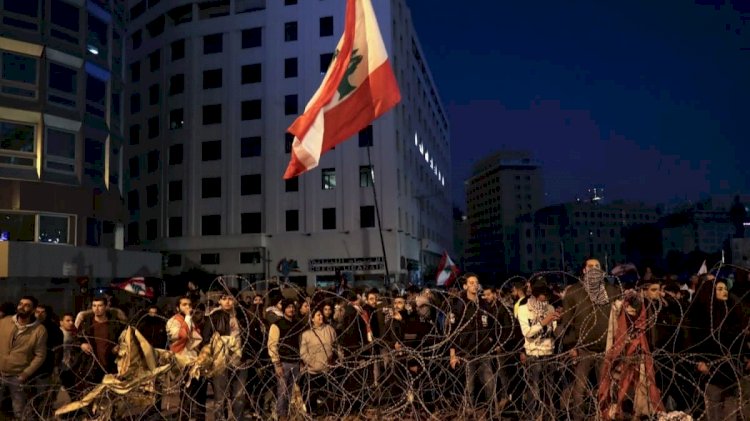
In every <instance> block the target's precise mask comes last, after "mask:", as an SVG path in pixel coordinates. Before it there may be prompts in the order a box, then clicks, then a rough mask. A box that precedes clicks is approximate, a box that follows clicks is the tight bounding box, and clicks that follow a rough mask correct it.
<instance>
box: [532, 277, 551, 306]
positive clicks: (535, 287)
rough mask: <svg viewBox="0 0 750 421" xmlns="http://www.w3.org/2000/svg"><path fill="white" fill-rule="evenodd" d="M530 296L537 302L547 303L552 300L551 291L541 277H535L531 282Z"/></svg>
mask: <svg viewBox="0 0 750 421" xmlns="http://www.w3.org/2000/svg"><path fill="white" fill-rule="evenodd" d="M531 296H532V297H534V298H536V299H537V301H543V302H546V301H549V299H550V298H552V290H551V289H550V287H549V285H548V284H547V280H546V279H544V277H543V276H537V277H535V278H534V279H533V280H532V282H531Z"/></svg>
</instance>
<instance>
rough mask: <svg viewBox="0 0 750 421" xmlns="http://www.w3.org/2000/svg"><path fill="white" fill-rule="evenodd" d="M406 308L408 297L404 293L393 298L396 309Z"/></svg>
mask: <svg viewBox="0 0 750 421" xmlns="http://www.w3.org/2000/svg"><path fill="white" fill-rule="evenodd" d="M405 308H406V297H405V296H403V295H397V296H396V297H395V298H394V299H393V309H394V310H396V311H402V310H403V309H405Z"/></svg>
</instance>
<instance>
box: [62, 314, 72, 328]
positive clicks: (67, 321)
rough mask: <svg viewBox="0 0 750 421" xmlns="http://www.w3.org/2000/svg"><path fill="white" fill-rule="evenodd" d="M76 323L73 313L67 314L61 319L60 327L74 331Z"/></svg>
mask: <svg viewBox="0 0 750 421" xmlns="http://www.w3.org/2000/svg"><path fill="white" fill-rule="evenodd" d="M74 321H75V319H74V317H73V313H65V314H63V316H62V318H61V319H60V327H61V328H63V329H64V330H68V331H70V330H73V323H74Z"/></svg>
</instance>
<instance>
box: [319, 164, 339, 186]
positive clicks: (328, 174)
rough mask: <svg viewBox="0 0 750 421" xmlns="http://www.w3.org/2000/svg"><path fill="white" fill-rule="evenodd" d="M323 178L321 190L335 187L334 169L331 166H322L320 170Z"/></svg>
mask: <svg viewBox="0 0 750 421" xmlns="http://www.w3.org/2000/svg"><path fill="white" fill-rule="evenodd" d="M321 174H322V176H323V177H322V179H323V190H333V189H335V188H336V170H335V169H333V168H323V170H321Z"/></svg>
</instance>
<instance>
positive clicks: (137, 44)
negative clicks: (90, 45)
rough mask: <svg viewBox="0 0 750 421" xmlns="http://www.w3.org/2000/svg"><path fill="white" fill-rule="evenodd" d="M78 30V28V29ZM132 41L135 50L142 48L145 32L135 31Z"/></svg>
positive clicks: (58, 0)
mask: <svg viewBox="0 0 750 421" xmlns="http://www.w3.org/2000/svg"><path fill="white" fill-rule="evenodd" d="M55 3H62V1H61V0H57V1H56V2H55ZM76 32H78V30H76ZM130 41H131V42H132V43H133V50H137V49H139V48H141V45H143V32H142V31H141V30H140V29H139V30H137V31H135V32H133V36H131V37H130Z"/></svg>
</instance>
